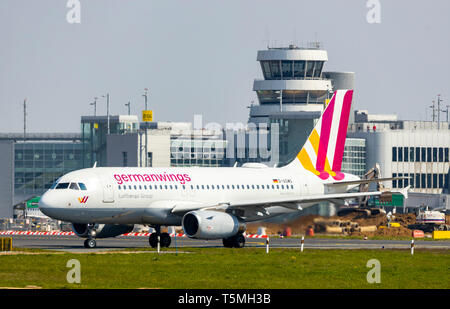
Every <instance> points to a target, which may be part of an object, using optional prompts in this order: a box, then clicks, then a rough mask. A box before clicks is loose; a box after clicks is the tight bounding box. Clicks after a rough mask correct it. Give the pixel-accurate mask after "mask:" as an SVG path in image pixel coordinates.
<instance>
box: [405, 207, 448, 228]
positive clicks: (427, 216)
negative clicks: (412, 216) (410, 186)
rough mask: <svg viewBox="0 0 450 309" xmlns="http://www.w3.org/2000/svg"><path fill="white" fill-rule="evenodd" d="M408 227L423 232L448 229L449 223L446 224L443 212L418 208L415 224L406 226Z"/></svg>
mask: <svg viewBox="0 0 450 309" xmlns="http://www.w3.org/2000/svg"><path fill="white" fill-rule="evenodd" d="M408 228H409V229H414V230H422V231H424V232H425V233H431V232H433V231H450V225H448V224H446V221H445V213H443V212H440V211H437V210H428V207H426V208H425V209H420V208H419V209H418V211H417V212H416V224H411V225H409V226H408Z"/></svg>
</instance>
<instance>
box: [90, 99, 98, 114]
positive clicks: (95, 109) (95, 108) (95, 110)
mask: <svg viewBox="0 0 450 309" xmlns="http://www.w3.org/2000/svg"><path fill="white" fill-rule="evenodd" d="M97 99H98V98H97V97H95V98H94V102H92V103H89V105H94V116H97Z"/></svg>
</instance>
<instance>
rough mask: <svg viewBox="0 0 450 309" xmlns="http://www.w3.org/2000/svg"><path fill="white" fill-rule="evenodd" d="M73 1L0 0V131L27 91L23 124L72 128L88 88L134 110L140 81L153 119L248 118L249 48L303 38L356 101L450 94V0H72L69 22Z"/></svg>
mask: <svg viewBox="0 0 450 309" xmlns="http://www.w3.org/2000/svg"><path fill="white" fill-rule="evenodd" d="M71 1H73V0H70V1H68V0H40V1H28V0H2V1H1V2H0V38H1V45H0V132H1V133H5V132H21V131H23V101H24V99H25V98H26V99H27V131H28V132H79V130H80V117H81V116H83V115H92V114H93V106H91V105H90V104H89V103H91V102H93V100H94V97H99V99H98V100H97V114H106V101H105V99H104V98H102V95H104V94H106V93H109V94H110V109H111V114H126V113H127V107H126V106H125V104H126V103H127V102H128V101H130V102H131V113H132V114H140V111H141V110H142V109H143V108H144V98H143V96H142V94H143V93H144V88H148V89H149V109H152V110H153V112H154V120H155V121H186V122H193V121H194V115H195V114H200V115H202V117H203V121H204V123H208V122H217V123H220V124H225V123H227V122H233V123H235V122H242V123H246V122H247V120H248V112H249V110H248V108H247V106H248V105H250V103H251V101H255V102H257V97H256V93H255V92H254V91H253V90H252V87H253V80H254V79H258V78H259V79H260V78H262V73H261V68H260V65H259V63H258V62H257V61H256V54H257V51H258V50H262V49H266V48H267V46H271V47H280V46H287V45H289V44H292V43H294V44H297V45H299V46H302V45H306V44H307V42H312V41H320V42H322V44H323V48H324V49H326V50H327V52H328V62H327V63H326V64H325V67H324V71H351V72H355V97H354V102H353V104H354V109H367V110H369V112H370V113H374V114H377V113H378V114H387V113H395V114H397V115H398V117H399V119H407V120H412V119H414V120H430V119H431V109H430V108H429V106H430V105H431V103H432V100H436V98H437V95H438V94H441V97H442V99H443V108H445V105H448V104H450V82H449V79H450V77H449V72H450V57H449V55H450V36H449V34H448V31H449V30H450V19H449V18H448V12H449V11H450V1H448V0H433V1H419V0H416V1H411V0H395V1H392V0H345V1H336V0H314V1H312V0H311V1H302V0H278V1H269V0H245V1H243V0H227V1H223V0H164V1H162V0H159V1H150V0H134V1H125V0H79V3H80V15H79V16H80V22H79V23H69V22H68V20H67V14H68V13H69V11H71V10H72V8H71V7H69V8H68V7H67V4H68V2H71ZM373 2H376V3H378V4H379V8H380V11H379V12H380V14H379V15H377V17H379V20H378V21H379V23H369V22H368V19H367V16H368V13H372V12H374V11H373V9H372V8H373V6H372V4H371V3H373ZM368 6H369V7H368ZM371 16H372V15H371ZM441 118H445V116H444V114H442V116H441Z"/></svg>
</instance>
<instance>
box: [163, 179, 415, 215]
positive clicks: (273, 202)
mask: <svg viewBox="0 0 450 309" xmlns="http://www.w3.org/2000/svg"><path fill="white" fill-rule="evenodd" d="M408 190H409V186H408V187H406V188H404V189H402V190H399V191H395V192H394V191H392V193H400V194H402V195H404V196H405V197H407V194H408ZM382 193H386V192H382V191H372V192H345V193H331V194H316V195H305V196H302V197H300V198H299V197H292V196H289V197H284V198H283V197H279V198H274V199H270V200H264V201H262V200H259V201H258V200H257V199H255V200H254V201H246V202H221V203H217V204H201V203H187V202H183V201H179V202H174V207H173V208H172V213H185V212H189V211H192V210H199V209H203V210H206V209H209V210H214V209H215V210H226V209H233V208H246V207H261V208H266V207H272V206H282V207H286V208H290V209H297V210H300V209H302V208H301V204H310V203H318V202H323V201H328V202H335V201H341V200H347V199H352V198H356V197H363V196H379V195H381V194H382Z"/></svg>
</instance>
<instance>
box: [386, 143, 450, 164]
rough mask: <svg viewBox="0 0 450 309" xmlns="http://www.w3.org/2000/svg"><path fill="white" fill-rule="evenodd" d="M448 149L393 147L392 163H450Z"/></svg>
mask: <svg viewBox="0 0 450 309" xmlns="http://www.w3.org/2000/svg"><path fill="white" fill-rule="evenodd" d="M449 159H450V158H449V148H448V147H392V162H449Z"/></svg>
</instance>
